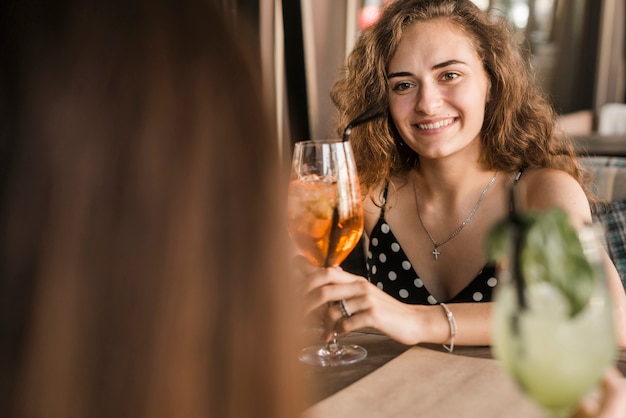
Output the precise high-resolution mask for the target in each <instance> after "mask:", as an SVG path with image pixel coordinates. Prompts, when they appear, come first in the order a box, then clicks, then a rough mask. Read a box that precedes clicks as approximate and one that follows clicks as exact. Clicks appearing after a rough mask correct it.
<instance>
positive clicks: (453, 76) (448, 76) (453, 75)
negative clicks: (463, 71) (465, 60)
mask: <svg viewBox="0 0 626 418" xmlns="http://www.w3.org/2000/svg"><path fill="white" fill-rule="evenodd" d="M458 77H460V74H459V73H455V72H447V73H443V75H442V76H441V79H442V80H443V81H452V80H455V79H457V78H458Z"/></svg>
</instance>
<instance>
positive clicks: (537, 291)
mask: <svg viewBox="0 0 626 418" xmlns="http://www.w3.org/2000/svg"><path fill="white" fill-rule="evenodd" d="M549 216H552V215H549ZM564 216H565V215H563V217H564ZM517 232H518V233H520V231H517ZM526 232H527V231H526ZM557 232H558V231H557V230H556V229H550V228H545V230H541V229H539V230H534V231H531V232H530V233H526V235H525V236H524V237H522V236H520V235H518V236H517V238H514V239H513V241H516V242H517V244H515V243H514V244H513V246H512V247H511V248H510V251H511V253H510V255H511V256H510V258H508V259H501V260H500V264H499V266H498V272H499V273H498V281H499V283H498V287H497V289H496V294H495V296H494V301H495V304H494V312H493V347H492V348H493V352H494V356H495V358H497V359H499V360H500V361H501V362H502V364H503V366H504V368H505V369H506V371H507V372H508V373H509V374H510V375H511V376H512V377H513V379H514V380H515V381H516V382H517V384H518V386H519V387H520V388H521V390H522V391H523V392H524V393H526V394H527V395H528V396H529V397H530V398H531V399H532V400H533V401H535V402H536V403H537V404H538V405H540V406H541V407H542V408H543V409H544V410H545V412H546V414H547V416H550V417H569V416H571V414H572V412H573V410H574V409H575V408H576V406H577V405H578V403H579V402H580V400H581V398H582V397H583V396H584V395H585V394H586V393H587V392H589V391H590V390H591V389H593V388H594V387H595V386H596V385H597V384H598V383H599V382H600V380H601V378H602V375H603V374H604V372H605V371H606V369H607V368H608V367H609V366H610V365H611V364H612V363H613V361H614V360H615V355H616V349H617V345H616V337H615V329H614V323H613V316H612V309H611V303H610V297H609V292H608V289H607V285H606V280H605V276H604V268H603V264H602V263H603V261H602V255H601V251H602V248H601V244H600V242H599V239H598V235H599V231H598V226H596V225H591V226H586V227H584V228H583V229H582V230H581V231H580V232H579V233H578V235H577V234H576V232H575V231H574V230H573V229H571V230H569V235H568V232H567V231H566V232H565V233H564V234H563V236H561V237H560V238H559V237H556V238H555V236H556V235H558V234H557ZM522 233H524V232H522ZM530 234H534V235H535V238H537V237H538V239H535V240H534V241H533V242H532V243H530V242H529V240H531V239H532V238H528V236H529V235H530ZM561 238H562V239H561ZM551 240H553V241H551ZM524 242H525V243H524ZM562 246H568V247H569V248H570V249H571V248H573V252H572V251H570V250H563V248H560V247H562ZM516 247H517V248H516ZM576 254H578V255H580V257H578V256H577V255H576ZM550 263H552V264H553V265H550ZM554 272H559V274H558V275H555V276H556V277H554V276H553V277H550V276H551V274H552V273H554Z"/></svg>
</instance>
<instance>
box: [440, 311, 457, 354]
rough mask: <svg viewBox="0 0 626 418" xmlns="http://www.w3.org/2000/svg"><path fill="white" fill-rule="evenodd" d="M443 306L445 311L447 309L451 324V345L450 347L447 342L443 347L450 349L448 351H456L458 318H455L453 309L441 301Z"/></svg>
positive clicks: (447, 316)
mask: <svg viewBox="0 0 626 418" xmlns="http://www.w3.org/2000/svg"><path fill="white" fill-rule="evenodd" d="M440 305H441V307H442V308H443V310H444V311H446V318H448V324H449V325H450V346H449V347H448V346H447V345H445V344H442V345H443V348H445V349H446V350H448V352H450V353H451V352H453V351H454V339H455V338H456V332H457V329H456V319H454V315H453V314H452V311H450V309H448V306H447V305H446V304H445V303H440Z"/></svg>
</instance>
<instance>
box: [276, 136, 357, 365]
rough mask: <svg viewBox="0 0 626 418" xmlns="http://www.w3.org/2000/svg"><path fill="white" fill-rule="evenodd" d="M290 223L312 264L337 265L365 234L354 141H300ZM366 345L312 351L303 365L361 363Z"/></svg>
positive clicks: (294, 164) (293, 171)
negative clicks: (351, 142) (353, 147)
mask: <svg viewBox="0 0 626 418" xmlns="http://www.w3.org/2000/svg"><path fill="white" fill-rule="evenodd" d="M287 216H288V220H287V225H288V229H289V235H290V237H291V239H292V241H293V242H294V243H295V245H296V246H297V247H298V249H299V250H300V251H301V253H302V254H303V255H304V257H306V258H307V259H308V260H309V261H310V262H312V263H314V264H316V265H318V266H321V267H335V266H338V265H339V264H340V263H341V262H342V261H343V260H344V259H345V258H346V256H347V255H348V254H349V253H350V252H351V251H352V249H353V248H354V247H355V246H356V244H357V243H358V242H359V238H360V237H361V234H362V232H363V203H362V200H361V191H360V186H359V179H358V176H357V172H356V165H355V162H354V156H353V154H352V147H351V145H350V142H349V141H341V140H339V139H338V140H323V141H302V142H297V143H296V144H295V148H294V154H293V160H292V165H291V181H290V183H289V191H288V208H287ZM366 355H367V351H366V350H365V349H364V348H363V347H359V346H356V345H347V344H339V343H338V342H337V339H336V334H334V336H333V340H332V341H331V342H330V343H328V344H326V345H316V346H312V347H307V348H305V349H304V350H302V352H301V353H300V355H299V358H300V360H301V361H303V362H305V363H309V364H314V365H320V366H338V365H344V364H351V363H354V362H357V361H359V360H362V359H363V358H365V357H366Z"/></svg>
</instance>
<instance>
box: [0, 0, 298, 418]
mask: <svg viewBox="0 0 626 418" xmlns="http://www.w3.org/2000/svg"><path fill="white" fill-rule="evenodd" d="M229 29H230V28H228V27H226V26H225V24H224V23H223V21H222V20H221V18H220V14H219V13H218V11H216V10H215V7H213V6H212V5H211V2H210V1H209V2H207V1H202V0H196V1H194V0H183V1H179V2H175V3H171V2H168V1H160V0H150V1H147V0H146V1H142V0H124V1H118V0H113V1H107V2H102V3H101V4H99V5H97V6H95V5H93V4H92V3H91V2H84V1H82V0H76V1H72V0H62V1H55V2H51V1H48V0H40V1H28V2H23V1H17V0H15V1H13V0H9V1H3V2H2V4H1V5H0V140H1V142H0V147H1V150H0V159H1V161H0V167H1V168H0V170H1V171H0V192H1V194H0V199H1V200H0V231H1V234H0V237H1V238H0V240H1V247H0V370H2V372H1V373H0V375H1V376H0V403H1V405H0V411H1V412H0V414H1V415H2V416H5V417H6V416H29V417H38V416H41V417H44V416H45V417H50V418H53V417H64V418H69V417H98V416H102V417H169V416H176V417H194V416H202V417H248V416H250V417H252V416H254V417H290V418H291V417H293V416H296V414H297V411H298V408H299V399H300V398H299V391H298V389H297V387H298V384H297V382H296V379H297V373H294V365H293V364H292V363H291V361H290V359H291V358H294V357H295V356H294V355H293V353H295V351H296V350H295V347H296V346H297V341H296V340H295V339H294V338H293V334H292V333H290V332H289V330H290V329H292V325H293V324H291V323H290V322H289V321H290V319H289V318H293V317H294V315H293V310H292V305H291V303H292V302H291V301H293V298H292V297H291V296H292V295H291V293H290V289H289V280H286V279H285V276H284V269H283V265H282V264H281V262H280V259H281V257H280V256H277V255H280V254H281V251H282V248H283V242H282V240H281V239H280V238H276V237H281V236H282V235H283V234H280V233H277V231H278V230H279V228H282V224H281V222H282V218H283V217H282V209H281V208H282V206H283V205H282V204H281V202H282V201H283V200H282V195H281V192H280V187H276V185H277V184H279V183H278V180H279V173H278V170H277V168H278V166H279V164H278V153H277V149H276V141H274V140H273V139H272V138H273V132H272V130H271V128H270V125H269V124H268V123H267V120H266V118H265V114H264V111H263V105H262V98H261V86H260V77H259V74H258V71H256V72H254V70H253V68H254V66H253V62H252V61H251V60H250V59H248V57H247V56H246V55H245V54H244V53H243V52H242V51H243V49H242V48H241V45H240V42H239V41H240V39H238V38H237V37H236V36H233V35H232V34H231V31H230V30H229ZM279 296H280V297H279ZM294 362H295V361H294Z"/></svg>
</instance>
